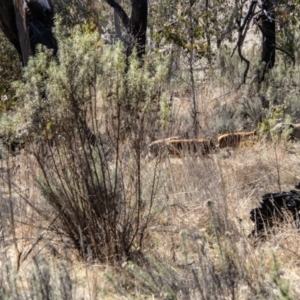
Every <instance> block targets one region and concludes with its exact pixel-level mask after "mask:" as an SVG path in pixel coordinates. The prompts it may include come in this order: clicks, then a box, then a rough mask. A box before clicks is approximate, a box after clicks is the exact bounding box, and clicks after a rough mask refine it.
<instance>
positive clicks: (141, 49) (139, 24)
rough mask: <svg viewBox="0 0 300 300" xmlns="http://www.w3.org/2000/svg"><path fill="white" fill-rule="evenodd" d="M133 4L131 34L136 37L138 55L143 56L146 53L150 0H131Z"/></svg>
mask: <svg viewBox="0 0 300 300" xmlns="http://www.w3.org/2000/svg"><path fill="white" fill-rule="evenodd" d="M131 6H132V10H131V17H130V25H129V34H130V35H131V36H132V37H133V38H134V41H135V46H136V47H137V51H138V55H139V56H140V57H141V56H143V55H144V54H145V46H146V32H147V20H148V2H147V0H131Z"/></svg>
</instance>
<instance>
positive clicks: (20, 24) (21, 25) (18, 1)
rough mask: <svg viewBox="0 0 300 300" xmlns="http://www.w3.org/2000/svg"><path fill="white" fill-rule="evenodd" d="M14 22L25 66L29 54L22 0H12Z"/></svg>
mask: <svg viewBox="0 0 300 300" xmlns="http://www.w3.org/2000/svg"><path fill="white" fill-rule="evenodd" d="M14 6H15V15H16V23H17V29H18V36H19V43H20V46H21V52H22V61H23V65H24V66H26V65H27V63H28V60H29V56H30V55H31V49H30V42H29V33H28V28H27V25H26V14H25V3H24V1H23V0H14Z"/></svg>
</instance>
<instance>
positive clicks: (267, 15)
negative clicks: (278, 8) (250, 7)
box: [261, 0, 276, 70]
mask: <svg viewBox="0 0 300 300" xmlns="http://www.w3.org/2000/svg"><path fill="white" fill-rule="evenodd" d="M261 30H262V34H263V40H262V56H261V60H262V62H265V63H266V70H267V69H271V68H273V67H274V64H275V41H276V34H275V1H274V0H267V1H264V3H263V5H262V17H261Z"/></svg>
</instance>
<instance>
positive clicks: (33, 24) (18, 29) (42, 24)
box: [0, 0, 57, 65]
mask: <svg viewBox="0 0 300 300" xmlns="http://www.w3.org/2000/svg"><path fill="white" fill-rule="evenodd" d="M53 16H54V9H53V6H52V3H51V1H50V0H27V1H26V2H25V1H24V0H0V29H1V30H2V31H3V33H4V34H5V36H6V37H7V38H8V40H9V41H10V42H11V43H12V44H13V45H14V47H15V48H16V49H17V51H18V53H19V55H20V57H21V60H22V62H23V65H26V64H27V61H28V57H29V55H31V54H34V53H35V50H36V46H37V45H38V44H42V45H44V46H46V47H47V48H50V49H53V50H54V54H56V51H57V42H56V39H55V37H54V35H53V33H52V27H53Z"/></svg>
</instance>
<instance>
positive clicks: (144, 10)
mask: <svg viewBox="0 0 300 300" xmlns="http://www.w3.org/2000/svg"><path fill="white" fill-rule="evenodd" d="M105 1H106V2H107V4H109V5H110V6H111V7H112V8H113V9H114V11H115V13H117V14H118V16H119V17H120V19H121V21H122V23H123V26H124V27H125V29H126V32H127V34H128V35H129V37H130V39H132V40H133V43H130V45H129V49H128V53H130V52H131V49H132V47H133V46H136V48H137V52H138V56H139V57H142V56H143V55H144V54H145V46H146V32H147V25H148V24H147V22H148V0H131V16H130V18H129V17H128V15H127V14H126V12H125V11H124V9H123V8H122V6H121V5H120V4H119V3H118V1H116V0H105Z"/></svg>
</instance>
